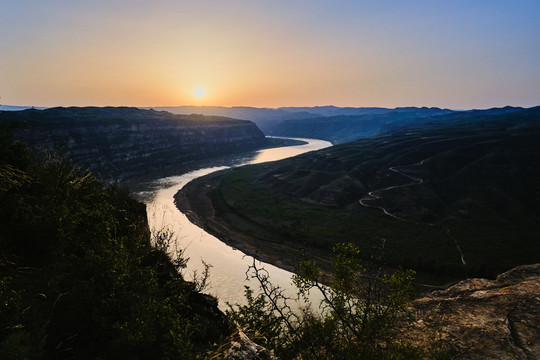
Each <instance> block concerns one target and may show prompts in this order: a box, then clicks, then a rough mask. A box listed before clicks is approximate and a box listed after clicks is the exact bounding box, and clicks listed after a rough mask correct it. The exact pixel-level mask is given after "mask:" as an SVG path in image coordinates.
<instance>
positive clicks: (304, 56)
mask: <svg viewBox="0 0 540 360" xmlns="http://www.w3.org/2000/svg"><path fill="white" fill-rule="evenodd" d="M538 19H540V1H496V0H490V1H487V0H469V1H434V0H431V1H427V0H425V1H419V0H417V1H389V0H386V1H385V0H378V1H359V0H357V1H335V0H334V1H326V0H325V1H322V0H310V1H304V0H289V1H281V0H279V1H263V0H261V1H255V0H250V1H248V0H230V1H223V0H206V1H178V0H175V1H172V0H155V1H151V2H150V1H141V0H130V1H126V0H108V1H104V0H93V1H75V0H48V1H41V0H17V1H14V0H2V2H1V3H0V34H1V35H0V97H2V99H1V100H0V102H1V103H3V104H12V105H35V106H55V105H64V106H66V105H99V106H101V105H132V106H160V105H225V106H232V105H248V106H269V107H277V106H311V105H328V104H333V105H336V106H385V107H395V106H412V105H414V106H439V107H447V108H459V109H469V108H487V107H493V106H504V105H516V106H534V105H539V104H540V101H539V98H540V96H539V95H540V21H538ZM197 89H203V90H204V93H205V96H203V97H201V96H197V94H196V91H197Z"/></svg>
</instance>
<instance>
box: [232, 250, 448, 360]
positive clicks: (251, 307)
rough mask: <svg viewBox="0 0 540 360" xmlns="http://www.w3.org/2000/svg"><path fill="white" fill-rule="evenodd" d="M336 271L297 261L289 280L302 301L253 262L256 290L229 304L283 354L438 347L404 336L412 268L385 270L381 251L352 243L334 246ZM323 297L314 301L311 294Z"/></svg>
mask: <svg viewBox="0 0 540 360" xmlns="http://www.w3.org/2000/svg"><path fill="white" fill-rule="evenodd" d="M334 251H335V257H334V258H333V268H334V271H333V273H332V276H331V278H330V279H328V278H323V274H322V272H321V270H320V269H319V268H318V267H317V265H316V263H315V262H313V261H305V262H303V263H302V264H301V265H300V268H299V269H298V272H297V275H295V276H294V283H295V285H296V288H297V296H296V298H299V299H303V302H304V305H303V306H302V307H300V308H299V310H294V309H293V305H292V301H293V300H294V297H291V296H287V295H286V294H285V292H284V291H283V289H281V288H279V287H275V286H273V285H272V284H271V282H270V279H269V277H268V273H267V272H266V271H265V269H263V268H260V267H258V266H257V264H256V262H253V265H252V266H251V267H250V270H249V272H248V276H249V277H251V278H254V279H256V280H257V281H258V282H259V287H260V291H259V292H258V293H257V294H255V292H254V290H252V289H251V288H249V287H247V288H246V299H247V304H246V305H243V306H231V305H229V310H228V314H229V316H230V317H231V318H232V319H233V320H234V321H235V322H236V323H237V324H238V325H239V326H240V327H241V328H243V329H244V330H245V331H246V332H247V333H248V334H249V335H250V336H251V337H253V338H254V339H255V340H256V341H258V342H259V343H260V344H262V345H263V346H266V347H267V348H269V349H272V350H273V351H274V352H275V354H276V355H277V356H278V357H279V358H282V359H418V358H423V357H426V356H428V355H429V356H430V357H433V358H435V357H437V356H438V352H437V351H434V352H431V353H428V351H427V350H426V349H421V348H415V347H412V346H410V345H407V344H404V343H401V342H400V340H399V336H397V335H398V330H397V328H398V325H399V324H400V323H401V322H402V321H406V320H405V316H404V314H405V309H406V307H407V305H408V304H409V302H410V300H411V297H412V295H413V289H412V280H413V275H414V273H413V272H412V271H410V270H407V271H403V270H398V271H394V272H389V273H387V272H385V271H383V267H382V265H381V263H380V261H379V259H372V260H373V261H371V262H367V263H366V262H365V261H364V262H361V261H360V250H359V248H358V247H356V246H355V245H352V244H339V245H337V246H336V247H335V248H334ZM323 281H324V283H323ZM314 292H315V293H318V294H319V298H321V300H320V303H319V304H318V305H319V306H318V307H314V305H317V304H312V303H311V302H312V301H310V299H311V298H312V297H311V296H310V295H312V294H313V293H314Z"/></svg>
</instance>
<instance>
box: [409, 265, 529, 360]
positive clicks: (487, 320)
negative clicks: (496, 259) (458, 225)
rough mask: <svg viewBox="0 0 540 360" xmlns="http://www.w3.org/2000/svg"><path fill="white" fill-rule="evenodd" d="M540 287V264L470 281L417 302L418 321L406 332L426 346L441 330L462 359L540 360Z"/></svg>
mask: <svg viewBox="0 0 540 360" xmlns="http://www.w3.org/2000/svg"><path fill="white" fill-rule="evenodd" d="M539 289H540V264H535V265H524V266H519V267H517V268H514V269H512V270H510V271H508V272H505V273H504V274H501V275H499V276H498V277H497V280H487V279H467V280H464V281H461V282H459V283H458V284H456V285H454V286H452V287H450V288H448V289H446V290H443V291H435V292H432V293H431V294H429V295H428V296H426V297H423V298H420V299H417V300H415V301H414V303H413V306H412V308H411V314H412V316H414V317H415V320H416V321H414V322H413V323H412V324H411V325H410V326H409V328H408V329H405V331H404V332H403V334H404V335H405V337H407V338H408V339H409V340H412V341H413V342H415V343H420V344H426V343H428V341H429V337H430V336H433V335H434V334H433V328H436V327H438V328H439V334H438V336H440V339H441V340H442V341H443V342H444V343H446V344H447V345H448V346H449V348H450V349H451V350H452V352H453V353H454V354H455V355H456V357H457V358H459V359H526V360H529V359H539V358H540V293H539ZM430 329H431V330H430Z"/></svg>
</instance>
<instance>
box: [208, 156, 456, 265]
mask: <svg viewBox="0 0 540 360" xmlns="http://www.w3.org/2000/svg"><path fill="white" fill-rule="evenodd" d="M264 166H265V165H258V166H257V165H256V166H247V167H242V168H236V169H233V170H232V171H230V172H228V173H227V175H225V176H224V177H222V178H221V181H220V183H219V187H218V188H217V189H216V190H214V191H213V192H212V193H211V197H212V203H213V205H214V207H215V209H216V215H217V216H219V217H221V218H224V219H226V220H227V221H228V222H229V223H231V224H234V226H235V227H236V228H237V229H239V230H240V231H242V232H243V233H246V232H247V233H250V234H251V235H252V236H255V237H257V238H258V239H263V240H265V241H270V242H276V243H280V244H287V245H291V246H293V247H296V248H298V249H301V248H305V249H306V250H309V249H310V248H315V249H316V250H322V251H323V252H324V253H327V254H330V253H331V250H332V248H333V247H334V246H335V245H336V244H338V243H342V242H350V243H354V244H355V245H356V246H359V247H360V249H361V250H362V254H364V257H365V258H367V259H369V258H370V257H371V256H373V255H374V254H375V253H378V252H379V247H380V244H381V241H382V239H386V243H385V250H384V251H385V260H386V261H389V262H391V263H393V264H397V265H403V266H412V265H415V266H416V268H417V269H420V270H429V271H432V272H434V273H435V274H439V275H442V274H448V273H458V274H460V275H463V273H462V268H461V263H460V258H459V252H458V251H457V249H456V247H455V244H454V243H453V241H452V240H451V239H450V238H448V236H447V235H446V232H445V230H444V229H443V228H441V227H433V226H430V227H426V226H423V225H421V224H417V223H413V222H402V221H395V220H394V219H391V218H389V217H387V216H385V215H384V214H377V213H375V214H369V215H366V214H365V213H361V212H358V211H350V210H349V209H336V208H328V207H323V206H316V205H313V204H310V203H305V202H300V201H297V200H296V199H295V198H294V197H289V196H286V195H283V194H281V193H279V192H276V191H272V190H271V189H269V188H268V187H266V186H264V185H261V184H260V183H258V182H257V181H256V180H257V174H258V173H259V171H260V169H261V168H263V167H264ZM422 239H431V241H429V242H428V243H426V244H423V248H422V253H421V254H419V253H418V247H419V246H421V245H419V242H421V240H422ZM261 246H264V245H261ZM284 256H286V255H285V254H284ZM423 259H426V260H423Z"/></svg>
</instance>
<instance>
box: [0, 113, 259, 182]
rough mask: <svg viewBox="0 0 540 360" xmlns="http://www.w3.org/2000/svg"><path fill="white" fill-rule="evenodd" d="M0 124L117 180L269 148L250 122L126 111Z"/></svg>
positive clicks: (27, 117)
mask: <svg viewBox="0 0 540 360" xmlns="http://www.w3.org/2000/svg"><path fill="white" fill-rule="evenodd" d="M0 124H3V125H4V126H11V127H13V128H14V129H13V134H14V136H15V137H16V138H18V139H21V140H24V141H25V142H27V143H28V144H29V145H31V146H32V147H34V148H48V149H62V151H63V152H65V153H66V154H67V155H68V156H69V157H70V158H71V159H73V160H74V161H76V162H77V163H78V164H81V165H82V166H85V167H88V168H90V169H91V170H93V171H94V172H96V173H99V174H100V175H101V176H102V177H104V178H115V179H124V178H127V177H129V176H132V175H140V174H144V173H148V172H152V171H156V170H162V169H164V168H167V167H171V166H176V167H179V166H181V165H182V164H187V163H189V162H192V161H194V160H198V159H203V158H209V157H215V156H219V155H223V154H229V153H236V152H241V151H248V150H254V149H258V148H261V147H264V146H267V140H266V139H265V137H264V135H263V134H262V132H261V131H260V130H259V129H258V128H257V127H256V125H255V124H253V123H252V122H249V121H243V120H236V119H230V118H224V117H217V116H202V115H174V114H171V113H168V112H164V111H161V112H160V111H153V110H141V109H138V108H126V107H104V108H97V107H86V108H77V107H71V108H50V109H45V110H36V109H28V110H23V111H0Z"/></svg>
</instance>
